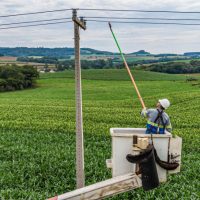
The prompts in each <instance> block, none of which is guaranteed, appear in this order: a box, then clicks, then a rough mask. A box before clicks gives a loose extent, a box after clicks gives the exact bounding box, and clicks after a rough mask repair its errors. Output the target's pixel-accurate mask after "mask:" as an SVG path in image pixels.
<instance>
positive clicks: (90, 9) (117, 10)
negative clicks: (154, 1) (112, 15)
mask: <svg viewBox="0 0 200 200" xmlns="http://www.w3.org/2000/svg"><path fill="white" fill-rule="evenodd" d="M73 9H76V10H80V11H110V12H143V13H180V14H182V13H185V14H200V11H170V10H136V9H135V10H126V9H125V10H122V9H99V8H68V9H57V10H46V11H38V12H29V13H16V14H10V15H0V18H1V17H2V18H3V17H16V16H23V15H36V14H43V13H53V12H63V11H69V10H73Z"/></svg>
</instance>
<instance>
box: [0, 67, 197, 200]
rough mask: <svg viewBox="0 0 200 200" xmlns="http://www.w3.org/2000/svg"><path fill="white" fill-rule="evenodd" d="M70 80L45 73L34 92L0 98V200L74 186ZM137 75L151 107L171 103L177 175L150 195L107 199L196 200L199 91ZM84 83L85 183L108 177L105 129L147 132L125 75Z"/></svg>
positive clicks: (92, 74) (101, 75) (94, 75)
mask: <svg viewBox="0 0 200 200" xmlns="http://www.w3.org/2000/svg"><path fill="white" fill-rule="evenodd" d="M133 73H134V71H133ZM73 74H74V72H73V71H67V72H63V73H55V74H43V75H42V76H41V78H40V79H39V80H38V87H37V88H35V89H29V90H24V91H16V92H7V93H0V113H1V114H0V130H1V133H0V188H1V191H0V199H2V200H8V199H9V200H10V199H14V200H15V199H31V200H32V199H34V200H35V199H45V198H47V197H52V196H55V195H56V194H62V193H64V192H67V191H71V190H73V189H74V188H75V182H76V180H75V95H74V94H75V91H74V87H75V86H74V79H73V77H74V75H73ZM135 76H136V77H135V78H136V80H137V83H138V87H139V89H140V91H141V94H142V96H143V97H144V101H145V103H146V105H147V106H148V107H153V106H154V105H155V103H156V101H157V100H158V99H159V98H164V97H167V98H169V99H170V101H171V102H172V106H171V107H170V108H169V110H167V113H168V114H169V115H170V117H171V121H172V125H173V128H174V131H173V134H176V135H179V136H180V137H182V138H183V151H182V170H181V173H179V174H176V175H171V176H169V178H168V182H167V183H166V184H161V185H160V187H159V188H157V189H155V190H152V191H149V192H144V191H143V190H142V189H137V190H134V191H131V192H127V193H124V194H120V195H118V196H115V197H111V198H110V199H112V200H121V199H127V200H130V199H139V200H140V199H141V200H142V199H149V200H150V199H195V200H196V199H199V198H200V190H199V188H200V181H199V180H200V168H199V166H200V161H199V153H200V149H199V141H200V123H199V120H200V112H199V110H200V103H199V102H200V87H199V85H195V86H192V84H191V83H190V82H186V81H185V76H176V75H167V74H160V73H153V72H142V71H140V72H137V71H136V72H135ZM82 77H83V82H82V84H83V121H84V146H85V173H86V185H89V184H92V183H96V182H98V181H102V180H105V179H108V178H110V177H111V171H110V170H109V169H107V168H106V164H105V160H106V159H107V158H110V157H111V136H110V134H109V129H110V128H112V127H145V122H146V121H145V119H142V118H141V117H140V114H139V113H140V110H141V106H140V104H139V101H138V99H137V96H136V93H135V91H134V89H133V86H132V85H131V82H130V81H129V77H128V75H127V74H126V72H125V71H123V70H108V71H106V70H96V71H95V70H83V73H82ZM197 77H199V76H197ZM95 79H97V80H95ZM152 80H155V81H152Z"/></svg>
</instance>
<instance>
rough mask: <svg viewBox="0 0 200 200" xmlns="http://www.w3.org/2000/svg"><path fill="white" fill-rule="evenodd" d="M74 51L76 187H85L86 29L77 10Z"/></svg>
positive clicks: (75, 12) (75, 13) (75, 11)
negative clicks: (83, 65)
mask: <svg viewBox="0 0 200 200" xmlns="http://www.w3.org/2000/svg"><path fill="white" fill-rule="evenodd" d="M72 14H73V17H72V20H73V21H74V49H75V80H76V88H75V90H76V187H77V188H82V187H84V186H85V174H84V147H83V118H82V87H81V62H80V32H79V27H81V28H82V29H84V30H85V29H86V23H85V21H84V20H83V19H78V17H77V10H76V9H73V13H72Z"/></svg>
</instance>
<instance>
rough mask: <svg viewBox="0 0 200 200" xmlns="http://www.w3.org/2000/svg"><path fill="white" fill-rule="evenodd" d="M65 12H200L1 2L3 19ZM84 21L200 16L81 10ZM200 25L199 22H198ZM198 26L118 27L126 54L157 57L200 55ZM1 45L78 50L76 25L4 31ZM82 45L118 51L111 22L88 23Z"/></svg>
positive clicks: (163, 5) (168, 4)
mask: <svg viewBox="0 0 200 200" xmlns="http://www.w3.org/2000/svg"><path fill="white" fill-rule="evenodd" d="M64 8H112V9H143V10H181V11H200V2H198V1H196V0H184V1H183V0H177V1H174V0H165V1H163V0H153V1H147V0H124V1H122V0H76V1H71V0H70V1H69V0H42V1H41V0H1V2H0V9H1V15H7V14H14V13H27V12H36V11H44V10H54V9H64ZM78 13H79V14H80V15H82V16H123V17H169V18H181V17H182V18H199V19H200V14H169V13H139V12H137V13H131V12H124V13H120V12H97V11H78ZM61 17H71V11H65V12H58V13H46V14H41V15H27V16H18V17H13V18H11V17H9V18H0V23H10V22H19V21H30V20H40V19H52V18H61ZM196 23H200V21H196ZM199 28H200V26H199V27H194V26H184V27H183V26H173V25H138V24H113V29H114V31H115V33H116V35H117V37H118V39H119V41H120V43H121V46H122V48H123V50H124V52H132V51H137V50H140V49H145V50H147V51H150V52H153V53H159V52H177V53H180V52H185V51H200V48H199V45H198V42H197V41H198V39H199ZM0 38H1V39H0V46H1V47H2V46H29V47H30V46H31V47H34V46H35V47H36V46H47V47H57V46H62V47H63V46H68V47H69V46H73V26H72V24H65V25H63V24H60V25H59V24H58V25H51V26H39V27H30V28H21V29H13V30H0ZM81 45H82V46H84V47H91V48H96V49H101V50H109V51H117V49H116V46H115V44H114V41H113V39H112V36H111V33H110V31H109V28H108V25H107V24H106V23H95V22H88V23H87V30H86V31H85V32H83V31H81Z"/></svg>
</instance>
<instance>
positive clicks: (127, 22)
mask: <svg viewBox="0 0 200 200" xmlns="http://www.w3.org/2000/svg"><path fill="white" fill-rule="evenodd" d="M86 21H91V22H103V23H108V22H111V23H124V24H163V25H183V26H199V25H200V24H185V23H172V22H171V23H167V22H166V23H165V22H131V21H109V20H107V21H106V20H86Z"/></svg>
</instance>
